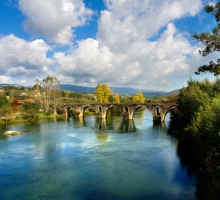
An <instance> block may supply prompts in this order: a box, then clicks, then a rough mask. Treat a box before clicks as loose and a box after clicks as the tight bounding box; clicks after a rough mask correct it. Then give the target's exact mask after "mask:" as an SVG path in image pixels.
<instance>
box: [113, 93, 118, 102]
mask: <svg viewBox="0 0 220 200" xmlns="http://www.w3.org/2000/svg"><path fill="white" fill-rule="evenodd" d="M113 101H114V103H120V96H119V94H118V93H116V94H114V96H113Z"/></svg>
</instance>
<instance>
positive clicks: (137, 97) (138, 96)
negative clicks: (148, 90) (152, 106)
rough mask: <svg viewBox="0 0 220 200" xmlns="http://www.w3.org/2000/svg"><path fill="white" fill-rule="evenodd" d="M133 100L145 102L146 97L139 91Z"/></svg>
mask: <svg viewBox="0 0 220 200" xmlns="http://www.w3.org/2000/svg"><path fill="white" fill-rule="evenodd" d="M132 100H133V102H137V103H144V102H145V97H144V95H143V94H142V93H141V92H138V93H137V94H136V95H135V96H134V97H133V99H132Z"/></svg>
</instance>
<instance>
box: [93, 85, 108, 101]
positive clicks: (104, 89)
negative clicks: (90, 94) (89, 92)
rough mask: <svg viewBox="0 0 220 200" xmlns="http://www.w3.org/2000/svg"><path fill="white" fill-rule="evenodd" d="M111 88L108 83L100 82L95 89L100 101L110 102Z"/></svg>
mask: <svg viewBox="0 0 220 200" xmlns="http://www.w3.org/2000/svg"><path fill="white" fill-rule="evenodd" d="M110 95H111V90H110V88H109V87H108V85H107V84H98V85H97V87H96V89H95V96H96V99H97V101H98V102H100V103H109V97H110Z"/></svg>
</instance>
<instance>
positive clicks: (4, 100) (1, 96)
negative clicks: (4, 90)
mask: <svg viewBox="0 0 220 200" xmlns="http://www.w3.org/2000/svg"><path fill="white" fill-rule="evenodd" d="M7 103H8V100H7V98H6V95H5V94H0V107H1V106H3V105H5V104H7Z"/></svg>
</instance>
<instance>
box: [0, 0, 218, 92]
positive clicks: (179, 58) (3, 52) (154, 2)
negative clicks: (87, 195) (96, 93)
mask: <svg viewBox="0 0 220 200" xmlns="http://www.w3.org/2000/svg"><path fill="white" fill-rule="evenodd" d="M19 2H20V4H19V5H20V9H21V10H22V12H23V13H24V14H25V15H26V16H27V20H26V21H25V22H24V26H25V28H26V30H28V31H29V32H30V33H32V34H34V35H43V36H44V37H46V38H47V39H48V40H49V41H52V42H56V43H58V44H62V45H66V44H71V39H72V37H73V28H74V27H77V26H82V25H84V24H85V23H86V21H87V20H88V19H89V18H90V17H91V15H92V11H91V10H89V9H86V8H85V5H84V3H83V2H82V0H78V1H77V0H62V1H61V0H53V1H49V0H44V1H43V0H38V1H37V0H29V1H25V0H20V1H19ZM105 4H106V7H107V8H106V10H103V11H102V12H101V15H100V18H99V21H98V32H97V38H96V39H91V38H87V39H85V40H81V41H77V46H71V49H69V50H68V51H58V52H55V53H54V54H53V57H52V58H51V59H49V58H47V56H46V55H47V52H48V51H49V50H50V46H49V45H47V44H46V43H45V42H44V41H43V40H42V39H39V40H35V41H32V42H26V41H25V40H22V39H19V38H16V37H15V36H14V35H10V36H7V37H2V38H0V47H1V48H0V64H1V65H0V69H2V70H1V72H0V75H1V74H2V75H3V74H7V75H10V76H11V77H16V78H18V77H21V76H24V75H26V76H28V77H34V75H35V77H36V76H38V77H42V76H44V77H45V76H48V75H52V76H56V77H57V78H58V79H59V80H60V81H61V82H62V83H64V82H65V83H72V84H80V85H88V86H96V85H97V84H98V83H107V84H109V85H110V86H130V87H136V88H148V89H155V90H167V91H169V90H171V89H177V88H180V87H182V86H183V83H184V82H186V80H187V79H188V77H189V76H190V75H192V74H194V71H196V69H197V67H198V66H200V65H201V64H204V63H208V61H209V59H210V58H214V60H215V58H216V55H215V54H213V55H212V57H207V58H204V57H202V56H201V55H199V54H198V46H192V44H190V42H189V41H188V39H187V37H186V35H185V34H184V33H181V30H178V29H177V28H176V27H175V23H176V20H179V19H181V18H184V17H186V16H194V15H196V14H198V12H199V11H200V10H201V8H202V3H201V0H194V1H191V0H164V1H161V0H126V1H125V0H105ZM152 38H154V39H152ZM210 60H212V59H210ZM206 61H207V62H206ZM51 66H53V70H50V67H51ZM41 75H42V76H41ZM170 88H171V89H170Z"/></svg>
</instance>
